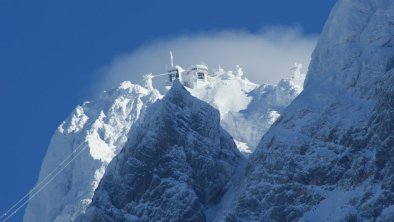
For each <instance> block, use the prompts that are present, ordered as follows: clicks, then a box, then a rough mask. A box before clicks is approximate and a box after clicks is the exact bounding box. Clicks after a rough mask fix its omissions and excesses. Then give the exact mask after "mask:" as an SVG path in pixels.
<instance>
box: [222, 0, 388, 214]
mask: <svg viewBox="0 0 394 222" xmlns="http://www.w3.org/2000/svg"><path fill="white" fill-rule="evenodd" d="M393 24H394V2H393V1H389V0H339V1H338V2H337V4H336V6H335V8H334V9H333V11H332V13H331V15H330V18H329V20H328V22H327V23H326V25H325V28H324V31H323V34H322V35H321V38H320V40H319V42H318V45H317V47H316V50H315V51H314V53H313V56H312V62H311V65H310V67H309V72H308V75H307V80H306V83H305V88H304V91H303V92H302V93H301V94H300V96H299V97H297V98H296V99H295V100H294V101H293V103H291V105H290V106H289V107H288V108H287V109H286V110H285V111H284V113H283V114H282V115H281V116H280V117H279V119H278V120H277V122H276V123H275V124H274V125H273V126H272V127H271V128H270V130H269V131H268V132H267V133H266V134H265V136H264V137H263V139H262V140H261V142H260V143H259V145H258V148H257V149H256V152H255V153H253V155H252V156H251V158H250V162H249V164H248V166H247V168H246V169H247V170H246V176H245V181H244V182H245V186H244V188H243V189H242V190H243V192H242V194H241V196H240V198H239V199H238V200H237V201H236V203H235V204H234V209H233V210H232V211H231V212H230V213H229V214H228V215H227V219H229V220H231V219H234V220H237V221H261V220H263V221H387V222H389V221H393V220H394V211H393V209H394V208H393V205H394V188H393V186H392V184H393V181H394V174H393V171H392V169H394V168H393V166H394V165H393V164H394V159H393V155H392V153H393V152H394V150H393V149H394V137H393V135H394V134H393V132H394V124H393V122H394V113H393V107H394V99H393V98H394V89H393V88H394V87H393V85H394V78H393V76H394V69H393V67H394V63H393V58H394V50H393V47H394V44H393V43H394V39H393V33H394V25H393Z"/></svg>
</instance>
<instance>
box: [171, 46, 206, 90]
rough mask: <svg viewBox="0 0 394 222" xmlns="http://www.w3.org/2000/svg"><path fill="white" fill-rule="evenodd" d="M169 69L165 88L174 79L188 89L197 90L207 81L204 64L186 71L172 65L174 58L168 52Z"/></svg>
mask: <svg viewBox="0 0 394 222" xmlns="http://www.w3.org/2000/svg"><path fill="white" fill-rule="evenodd" d="M170 59H171V68H170V69H168V82H167V84H166V85H167V86H168V87H171V86H172V83H173V81H174V80H175V79H179V81H180V82H181V83H182V84H183V85H184V86H187V87H189V88H197V87H199V86H203V85H205V83H206V82H207V81H208V74H209V73H208V67H207V66H206V65H204V64H197V65H192V66H190V67H189V68H188V69H187V70H183V69H182V67H180V66H178V65H174V57H173V55H172V52H171V51H170Z"/></svg>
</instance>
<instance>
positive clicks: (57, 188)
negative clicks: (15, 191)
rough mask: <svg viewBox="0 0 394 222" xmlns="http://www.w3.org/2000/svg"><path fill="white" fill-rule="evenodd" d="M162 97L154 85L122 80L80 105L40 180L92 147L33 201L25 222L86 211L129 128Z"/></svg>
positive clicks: (51, 152) (47, 158) (58, 138)
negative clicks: (96, 97)
mask: <svg viewBox="0 0 394 222" xmlns="http://www.w3.org/2000/svg"><path fill="white" fill-rule="evenodd" d="M159 98H161V95H160V94H159V93H158V92H157V91H155V90H148V89H146V88H144V87H141V86H138V85H133V84H131V83H130V82H123V83H121V84H120V86H119V87H118V88H114V89H112V90H110V91H108V92H105V93H103V95H102V96H101V97H100V99H99V100H97V101H96V102H85V103H84V104H83V105H82V106H78V107H77V108H76V109H75V110H74V111H73V113H72V114H71V115H70V117H68V118H67V120H66V121H64V122H63V123H62V124H61V125H60V126H59V127H58V129H57V130H56V132H55V134H54V135H53V137H52V140H51V142H50V145H49V147H48V151H47V154H46V156H45V158H44V161H43V163H42V166H41V172H40V176H39V180H38V181H41V180H42V179H43V178H44V177H46V175H48V173H49V172H50V171H52V170H53V169H54V168H55V167H56V166H57V165H58V164H59V163H60V162H61V161H62V160H63V159H65V157H66V156H68V155H69V154H71V153H72V152H73V151H74V150H76V149H77V148H78V147H81V146H87V150H85V151H83V152H82V153H81V155H80V156H78V157H77V158H76V159H75V160H74V161H73V163H71V165H70V166H68V167H67V168H65V171H63V172H62V173H61V174H60V175H59V176H58V177H57V178H56V179H55V180H54V181H53V182H51V183H50V184H49V186H48V187H46V188H45V190H44V191H43V192H41V193H40V194H39V195H38V196H36V197H35V198H34V199H33V200H31V201H30V203H29V205H28V206H27V209H26V212H25V215H24V221H26V222H27V221H28V222H35V221H37V222H41V221H59V222H63V221H73V220H74V219H75V218H76V216H78V215H79V214H80V213H81V212H84V210H85V209H86V207H87V206H88V205H89V204H90V202H91V198H92V197H93V193H94V190H95V189H96V187H97V186H98V183H99V182H100V180H101V177H102V176H103V174H104V172H105V169H106V167H107V165H108V163H109V162H110V161H111V160H112V158H113V157H114V156H115V155H116V154H117V153H118V152H119V151H120V149H121V148H122V147H123V146H124V144H125V143H126V141H127V134H128V132H129V130H130V128H131V127H132V126H133V124H134V123H135V122H136V120H137V119H138V118H139V117H140V116H141V115H143V113H144V111H145V109H146V107H147V106H149V105H150V104H152V103H153V102H154V101H156V100H157V99H159Z"/></svg>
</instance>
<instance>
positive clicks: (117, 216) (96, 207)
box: [81, 80, 243, 222]
mask: <svg viewBox="0 0 394 222" xmlns="http://www.w3.org/2000/svg"><path fill="white" fill-rule="evenodd" d="M242 160H243V157H242V155H241V154H240V153H239V151H238V150H237V148H236V146H235V144H234V142H233V140H232V138H231V136H230V135H229V134H228V133H227V132H225V131H224V130H223V129H222V128H221V127H220V117H219V112H218V111H217V110H215V109H214V108H213V107H211V106H210V105H208V104H207V103H205V102H202V101H200V100H198V99H197V98H194V97H192V96H191V95H190V93H189V92H188V91H187V90H186V89H185V88H184V87H183V86H182V85H181V84H180V83H179V81H178V80H176V81H175V82H174V85H173V86H172V88H171V90H170V91H169V92H168V93H167V95H166V96H165V97H164V98H163V100H160V101H158V102H156V103H155V104H153V105H152V106H150V107H149V108H148V111H147V114H146V115H145V117H144V118H143V119H141V123H140V124H138V126H137V127H134V128H133V129H132V131H131V134H130V139H129V142H128V144H127V145H126V146H125V148H124V149H123V150H122V152H121V153H120V154H119V155H118V156H117V157H116V158H115V159H114V160H113V161H112V162H111V164H110V166H109V167H108V169H107V171H106V172H105V175H104V177H103V179H102V180H101V183H100V185H99V187H98V188H97V190H96V192H95V196H94V198H93V202H92V204H91V206H90V207H89V208H88V210H87V212H86V214H85V215H83V216H82V218H81V221H95V222H100V221H204V220H205V217H206V216H205V214H204V209H205V208H206V207H208V206H210V205H211V204H213V203H216V202H218V201H219V200H220V198H221V196H222V195H223V193H225V191H226V185H227V184H228V182H229V181H230V179H231V177H232V175H234V173H235V170H236V168H237V166H238V165H239V162H240V161H242Z"/></svg>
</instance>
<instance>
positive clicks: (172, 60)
mask: <svg viewBox="0 0 394 222" xmlns="http://www.w3.org/2000/svg"><path fill="white" fill-rule="evenodd" d="M170 58H171V67H174V57H173V56H172V51H171V50H170Z"/></svg>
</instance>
